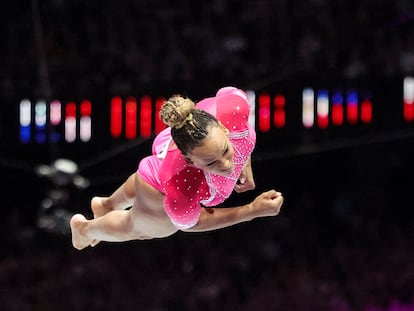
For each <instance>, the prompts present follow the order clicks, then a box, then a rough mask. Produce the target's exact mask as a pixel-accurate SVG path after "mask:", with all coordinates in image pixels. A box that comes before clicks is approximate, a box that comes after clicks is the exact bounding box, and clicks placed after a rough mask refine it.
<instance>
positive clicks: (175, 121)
mask: <svg viewBox="0 0 414 311" xmlns="http://www.w3.org/2000/svg"><path fill="white" fill-rule="evenodd" d="M194 108H195V104H194V102H193V101H192V100H191V99H189V98H184V97H182V96H180V95H173V96H171V97H170V98H169V99H168V100H167V101H165V102H164V103H163V105H162V107H161V110H160V118H161V120H162V122H164V123H165V124H166V125H168V126H169V127H171V128H180V127H182V126H183V125H184V124H185V123H186V122H187V121H191V120H192V112H193V110H194Z"/></svg>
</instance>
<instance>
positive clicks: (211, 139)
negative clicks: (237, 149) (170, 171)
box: [186, 124, 234, 176]
mask: <svg viewBox="0 0 414 311" xmlns="http://www.w3.org/2000/svg"><path fill="white" fill-rule="evenodd" d="M227 134H228V130H227V129H226V128H225V127H224V126H223V125H221V124H220V125H219V126H210V128H209V133H208V136H207V137H206V138H204V139H203V142H202V145H201V146H198V147H195V148H194V149H193V150H191V152H190V153H189V154H187V155H186V157H187V159H188V160H190V161H191V162H192V163H193V164H194V165H195V166H197V167H199V168H201V169H202V170H203V171H205V172H208V173H213V174H216V175H221V176H227V175H230V174H231V173H232V172H233V169H234V163H233V145H232V144H231V143H230V140H229V138H228V137H227Z"/></svg>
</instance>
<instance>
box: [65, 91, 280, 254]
mask: <svg viewBox="0 0 414 311" xmlns="http://www.w3.org/2000/svg"><path fill="white" fill-rule="evenodd" d="M249 110H250V105H249V101H248V99H247V96H246V93H245V92H244V91H243V90H241V89H238V88H235V87H230V86H229V87H223V88H221V89H219V90H218V92H217V93H216V96H215V97H210V98H206V99H204V100H201V101H200V102H198V103H197V105H196V104H195V103H194V102H193V101H192V100H191V99H189V98H184V97H182V96H180V95H174V96H172V97H171V98H170V99H169V100H167V101H165V102H164V104H163V106H162V108H161V111H160V117H161V119H162V121H163V122H164V123H165V124H166V125H168V127H167V128H166V129H165V130H163V131H162V132H161V133H160V134H158V135H157V137H156V138H155V139H154V142H153V144H152V155H150V156H147V157H145V158H144V159H142V160H141V161H140V163H139V165H138V170H137V171H136V172H135V173H133V174H132V175H131V176H129V177H128V179H127V180H126V181H125V182H124V183H123V184H122V185H121V186H120V187H119V188H118V189H117V190H116V191H115V192H114V193H112V195H110V196H109V197H94V198H92V200H91V209H92V212H93V214H94V218H93V219H91V220H88V219H86V218H85V217H84V216H83V215H82V214H75V215H73V216H72V218H71V220H70V227H71V232H72V244H73V246H74V247H75V248H76V249H78V250H81V249H84V248H86V247H88V246H95V245H96V244H97V243H99V242H100V241H107V242H123V241H129V240H137V239H138V240H143V239H152V238H163V237H167V236H170V235H172V234H174V233H176V232H177V231H178V230H182V231H188V232H200V231H209V230H215V229H220V228H224V227H228V226H231V225H234V224H237V223H241V222H245V221H250V220H252V219H254V218H257V217H265V216H275V215H278V214H279V211H280V208H281V206H282V204H283V196H282V194H281V193H280V192H278V191H276V190H273V189H272V190H269V191H266V192H263V193H262V194H260V195H258V196H257V197H256V198H255V199H254V200H253V201H252V202H251V203H248V204H245V205H242V206H236V207H217V206H218V205H219V204H221V203H223V202H224V201H225V200H226V199H227V198H228V197H229V196H230V195H231V193H232V191H233V189H234V191H235V192H238V193H240V192H244V191H247V190H253V189H254V188H255V182H254V178H253V173H252V167H251V161H250V156H251V153H252V151H253V149H254V146H255V143H256V133H255V131H254V129H253V127H251V125H250V124H249V122H248V117H249ZM215 206H216V207H215Z"/></svg>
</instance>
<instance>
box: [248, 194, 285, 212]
mask: <svg viewBox="0 0 414 311" xmlns="http://www.w3.org/2000/svg"><path fill="white" fill-rule="evenodd" d="M283 200H284V199H283V196H282V194H281V193H280V192H278V191H276V190H269V191H266V192H263V193H262V194H260V195H258V196H257V197H256V199H254V201H253V202H252V203H250V207H251V209H252V210H251V212H252V214H253V216H254V217H263V216H276V215H278V214H279V212H280V208H281V207H282V204H283Z"/></svg>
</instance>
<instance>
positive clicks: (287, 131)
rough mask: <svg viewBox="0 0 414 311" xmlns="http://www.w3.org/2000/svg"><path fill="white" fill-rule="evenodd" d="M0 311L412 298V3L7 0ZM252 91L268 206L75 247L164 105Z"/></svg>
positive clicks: (413, 304) (0, 74)
mask: <svg viewBox="0 0 414 311" xmlns="http://www.w3.org/2000/svg"><path fill="white" fill-rule="evenodd" d="M0 6H1V10H0V15H1V19H0V23H1V30H0V31H1V33H0V34H1V38H2V42H3V45H2V46H3V48H2V49H1V50H0V64H1V68H2V70H1V71H0V141H1V148H0V164H1V165H0V172H1V176H2V180H3V186H2V189H3V190H2V198H3V200H2V204H1V205H2V215H1V226H0V232H1V235H0V237H1V242H2V243H1V244H2V248H1V253H0V285H1V286H0V309H1V310H5V311H6V310H7V311H9V310H18V311H21V310H42V311H47V310H56V309H59V310H115V309H117V310H148V311H169V310H215V311H216V310H240V311H242V310H261V311H266V310H272V311H275V310H289V311H290V310H318V311H324V310H335V311H336V310H338V311H348V310H349V311H350V310H361V311H374V310H375V311H385V310H387V311H388V310H393V311H397V310H398V311H401V310H414V265H413V262H414V251H413V245H414V235H413V233H414V232H413V230H414V226H413V221H414V212H413V211H414V209H413V204H412V191H413V190H414V182H413V177H414V175H413V173H414V170H413V166H414V161H413V159H414V148H413V142H414V108H413V107H414V86H413V85H414V82H413V81H414V80H413V76H414V3H412V1H408V0H396V1H384V0H381V1H370V0H361V1H340V0H335V1H323V0H303V1H287V0H277V1H270V0H257V1H234V0H233V1H231V0H212V1H189V0H187V1H175V2H174V1H159V0H153V1H132V0H125V1H97V0H90V1H79V0H43V1H36V0H32V1H29V0H18V1H13V2H11V1H6V2H3V3H2V4H0ZM224 85H234V86H237V87H241V88H243V89H245V90H247V91H248V92H249V95H250V98H251V103H252V107H253V108H254V112H255V114H254V115H252V119H251V122H254V124H255V126H256V129H257V135H258V145H257V148H256V150H255V153H254V156H253V168H254V172H255V178H256V184H257V189H256V190H255V191H253V192H252V193H245V194H242V195H234V196H232V197H231V198H230V201H229V204H237V203H238V202H244V201H246V200H250V199H251V198H253V197H254V196H255V194H257V193H259V192H261V191H264V190H267V189H269V188H276V189H278V190H280V191H281V192H283V194H284V196H285V203H284V206H283V209H282V212H281V214H280V215H279V216H278V217H277V218H268V219H257V220H254V221H252V222H250V223H245V224H241V225H237V226H234V227H231V228H227V229H223V230H220V231H215V232H208V233H202V234H183V233H178V234H176V235H175V236H173V237H170V238H168V239H162V240H152V241H134V242H129V243H122V244H110V243H101V244H99V245H98V246H97V247H96V248H94V249H86V250H84V251H82V252H79V251H77V250H75V249H73V248H72V246H71V241H70V232H69V228H68V220H69V218H70V216H71V215H72V214H73V213H75V212H83V213H85V214H88V215H90V211H89V200H90V198H91V197H92V196H93V195H107V194H109V193H111V191H112V190H114V189H115V188H116V187H117V186H119V185H120V183H121V182H122V181H123V180H124V178H125V177H126V176H128V175H129V174H130V173H131V172H133V171H134V170H135V169H136V167H137V163H138V161H139V159H140V158H141V157H143V156H144V155H146V154H148V153H149V152H150V147H151V138H152V137H153V135H155V134H156V133H157V131H158V130H159V129H160V128H159V124H158V123H157V118H156V112H157V107H158V104H159V103H160V101H161V100H162V98H166V97H168V96H170V95H172V94H176V93H181V94H184V95H187V96H189V97H191V98H192V99H194V100H196V101H197V100H198V99H201V98H203V97H208V96H213V95H214V93H215V91H216V90H217V89H218V88H219V87H221V86H224Z"/></svg>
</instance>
